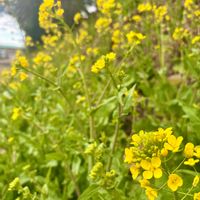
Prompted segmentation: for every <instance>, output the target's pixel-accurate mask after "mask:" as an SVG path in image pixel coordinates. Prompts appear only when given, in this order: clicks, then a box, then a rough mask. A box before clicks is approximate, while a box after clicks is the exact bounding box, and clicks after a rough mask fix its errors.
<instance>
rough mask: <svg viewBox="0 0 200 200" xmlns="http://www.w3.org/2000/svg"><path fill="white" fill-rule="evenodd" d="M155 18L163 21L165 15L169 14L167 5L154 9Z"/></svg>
mask: <svg viewBox="0 0 200 200" xmlns="http://www.w3.org/2000/svg"><path fill="white" fill-rule="evenodd" d="M153 12H154V15H155V19H156V21H157V22H158V23H160V22H161V21H163V19H164V17H166V15H167V6H158V7H156V8H155V9H154V10H153Z"/></svg>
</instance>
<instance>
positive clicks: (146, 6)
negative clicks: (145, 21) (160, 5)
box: [137, 3, 153, 13]
mask: <svg viewBox="0 0 200 200" xmlns="http://www.w3.org/2000/svg"><path fill="white" fill-rule="evenodd" d="M152 8H153V6H152V5H151V4H150V3H142V4H139V5H138V7H137V10H138V12H140V13H142V12H148V11H151V10H152Z"/></svg>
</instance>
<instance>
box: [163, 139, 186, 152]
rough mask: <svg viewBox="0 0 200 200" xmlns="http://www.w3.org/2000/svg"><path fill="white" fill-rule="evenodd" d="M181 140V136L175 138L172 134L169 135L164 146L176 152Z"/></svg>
mask: <svg viewBox="0 0 200 200" xmlns="http://www.w3.org/2000/svg"><path fill="white" fill-rule="evenodd" d="M182 140H183V137H182V136H180V137H178V138H176V137H175V136H174V135H170V136H169V137H168V139H167V143H165V144H164V147H165V148H166V149H167V150H169V151H172V152H177V151H178V150H179V146H180V145H181V142H182Z"/></svg>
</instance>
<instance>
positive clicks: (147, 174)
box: [143, 171, 153, 179]
mask: <svg viewBox="0 0 200 200" xmlns="http://www.w3.org/2000/svg"><path fill="white" fill-rule="evenodd" d="M143 177H144V179H151V178H152V177H153V172H151V171H144V172H143Z"/></svg>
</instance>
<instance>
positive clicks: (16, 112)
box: [11, 108, 21, 121]
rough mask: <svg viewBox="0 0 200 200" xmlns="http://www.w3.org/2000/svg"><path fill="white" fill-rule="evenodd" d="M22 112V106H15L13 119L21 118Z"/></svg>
mask: <svg viewBox="0 0 200 200" xmlns="http://www.w3.org/2000/svg"><path fill="white" fill-rule="evenodd" d="M20 114H21V108H13V110H12V116H11V119H12V120H14V121H15V120H16V119H18V118H19V116H20Z"/></svg>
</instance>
